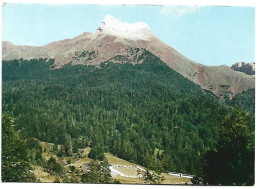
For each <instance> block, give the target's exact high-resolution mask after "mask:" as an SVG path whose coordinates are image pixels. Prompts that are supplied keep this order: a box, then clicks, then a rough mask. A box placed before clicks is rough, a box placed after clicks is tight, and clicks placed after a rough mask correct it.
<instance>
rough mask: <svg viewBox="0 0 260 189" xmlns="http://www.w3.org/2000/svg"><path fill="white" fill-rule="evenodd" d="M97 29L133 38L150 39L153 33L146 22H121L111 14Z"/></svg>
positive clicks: (109, 33)
mask: <svg viewBox="0 0 260 189" xmlns="http://www.w3.org/2000/svg"><path fill="white" fill-rule="evenodd" d="M97 30H99V31H101V32H102V33H105V34H108V35H113V36H117V37H122V38H126V39H131V40H149V37H150V36H151V35H152V32H151V30H150V28H149V26H148V25H147V24H146V23H144V22H136V23H132V24H129V23H127V22H121V21H119V20H117V19H116V18H114V17H112V16H110V15H106V16H105V18H104V19H103V21H102V23H101V25H100V26H99V27H98V29H97Z"/></svg>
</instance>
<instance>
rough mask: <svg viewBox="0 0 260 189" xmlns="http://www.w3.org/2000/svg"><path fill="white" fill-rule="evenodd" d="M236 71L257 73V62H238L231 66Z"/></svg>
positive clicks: (250, 73) (249, 73)
mask: <svg viewBox="0 0 260 189" xmlns="http://www.w3.org/2000/svg"><path fill="white" fill-rule="evenodd" d="M231 68H232V69H233V70H235V71H239V72H244V73H245V74H247V75H255V63H254V62H252V63H247V62H237V63H235V64H233V65H232V66H231Z"/></svg>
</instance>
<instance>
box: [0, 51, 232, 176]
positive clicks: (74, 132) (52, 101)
mask: <svg viewBox="0 0 260 189" xmlns="http://www.w3.org/2000/svg"><path fill="white" fill-rule="evenodd" d="M143 57H145V58H144V62H143V63H142V64H137V65H132V64H128V63H126V64H114V63H112V62H109V61H108V62H104V63H102V64H101V65H100V66H80V65H77V66H73V65H65V66H64V67H62V68H61V69H55V70H52V69H50V67H51V65H52V64H53V60H48V61H47V60H45V59H40V60H35V59H33V60H29V61H28V60H22V59H20V60H12V61H3V69H2V70H3V79H2V80H3V82H2V104H3V105H2V107H3V108H2V109H3V112H6V113H9V114H11V115H12V116H13V117H14V118H15V120H16V128H15V129H16V130H19V133H20V135H22V136H24V138H26V137H35V138H37V139H39V140H41V141H46V142H52V143H55V144H56V145H58V144H60V145H62V148H61V150H60V151H59V153H58V155H59V156H71V155H72V153H74V152H77V150H78V149H79V148H85V147H87V146H90V147H91V152H90V154H91V156H92V158H93V159H102V158H103V153H104V152H111V153H112V154H114V155H116V156H118V157H120V158H123V159H125V160H128V161H131V162H135V163H138V164H141V165H143V166H145V167H147V168H149V169H152V170H158V171H177V172H184V173H189V174H196V175H200V174H201V173H202V163H201V159H202V157H203V156H204V154H205V153H206V151H207V150H213V149H214V148H215V147H214V141H215V139H216V135H215V130H216V129H217V128H218V127H219V126H220V125H221V124H222V120H223V119H224V117H225V116H226V115H227V114H228V113H229V112H230V110H231V108H230V107H229V106H228V105H226V104H225V103H223V102H222V101H221V100H219V99H218V98H216V97H215V96H214V95H212V94H211V93H209V92H207V91H205V90H202V89H201V87H199V86H198V85H196V84H194V83H193V82H191V81H190V80H188V79H186V78H184V77H183V76H182V75H180V74H179V73H177V72H175V71H174V70H172V69H170V68H169V67H168V66H167V65H166V64H165V63H163V62H162V61H161V60H160V59H159V58H157V57H155V56H154V55H153V54H151V53H150V52H148V51H145V54H144V56H143Z"/></svg>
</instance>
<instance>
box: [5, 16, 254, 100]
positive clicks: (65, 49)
mask: <svg viewBox="0 0 260 189" xmlns="http://www.w3.org/2000/svg"><path fill="white" fill-rule="evenodd" d="M2 45H3V47H2V57H3V60H13V59H20V58H23V59H39V58H47V59H55V64H54V67H55V68H61V67H62V66H64V65H65V64H68V63H71V64H72V65H77V64H83V65H99V64H100V63H102V62H105V61H107V60H110V59H112V58H113V57H117V59H113V61H114V62H116V63H125V61H126V60H127V61H128V62H130V63H132V64H139V63H142V61H140V60H141V59H142V57H141V58H140V56H141V55H142V54H143V53H142V51H143V49H146V50H148V51H150V52H151V53H152V54H154V55H155V56H157V57H159V58H160V59H161V60H162V61H163V62H165V63H166V64H167V65H168V66H169V67H170V68H172V69H174V70H175V71H177V72H179V73H180V74H182V75H183V76H184V77H186V78H188V79H189V80H191V81H193V82H194V83H196V84H199V85H200V86H201V87H202V88H203V89H207V90H210V91H212V92H213V93H214V94H216V95H217V96H223V95H227V94H228V95H230V96H234V95H236V94H237V93H240V92H242V91H244V90H247V89H250V88H254V87H255V77H254V76H252V75H247V74H245V73H241V72H237V71H235V70H234V69H233V68H232V69H231V68H230V67H228V66H205V65H202V64H199V63H197V62H195V61H192V60H190V59H188V58H186V57H185V56H183V55H182V54H180V53H179V52H177V51H176V50H175V49H173V48H172V47H170V46H169V45H167V44H165V43H164V42H162V41H161V40H160V39H159V38H157V37H156V36H155V35H154V34H153V33H152V32H151V30H150V28H149V26H148V25H147V24H146V23H142V22H138V23H134V24H128V23H123V22H120V21H118V20H117V19H115V18H113V17H112V16H109V15H107V16H106V17H105V18H104V20H103V21H102V23H101V25H100V26H99V27H98V28H97V30H96V31H95V32H94V33H88V32H85V33H83V34H81V35H79V36H76V37H74V38H73V39H65V40H61V41H57V42H53V43H49V44H47V45H44V46H23V45H22V46H21V45H14V44H12V43H11V42H7V41H3V43H2Z"/></svg>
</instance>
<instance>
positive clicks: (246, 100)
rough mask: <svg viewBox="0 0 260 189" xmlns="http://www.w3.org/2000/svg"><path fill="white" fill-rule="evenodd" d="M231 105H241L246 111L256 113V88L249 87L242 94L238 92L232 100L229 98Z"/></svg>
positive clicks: (228, 101)
mask: <svg viewBox="0 0 260 189" xmlns="http://www.w3.org/2000/svg"><path fill="white" fill-rule="evenodd" d="M227 103H228V104H229V105H231V106H234V107H235V106H239V107H241V108H242V109H243V110H244V111H246V112H249V113H251V114H252V115H255V89H248V90H246V91H243V92H242V93H240V94H237V95H236V96H235V97H234V98H232V99H231V100H227Z"/></svg>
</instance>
